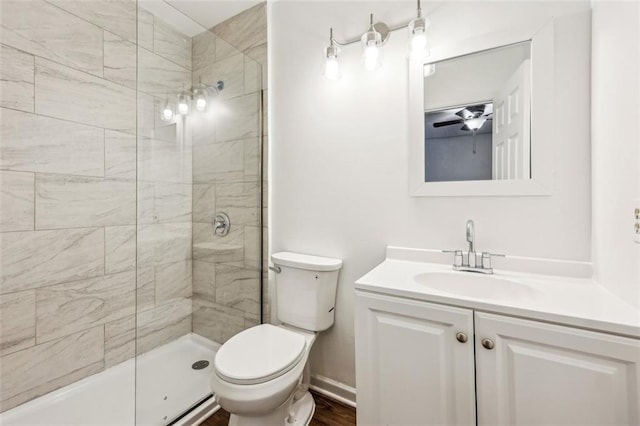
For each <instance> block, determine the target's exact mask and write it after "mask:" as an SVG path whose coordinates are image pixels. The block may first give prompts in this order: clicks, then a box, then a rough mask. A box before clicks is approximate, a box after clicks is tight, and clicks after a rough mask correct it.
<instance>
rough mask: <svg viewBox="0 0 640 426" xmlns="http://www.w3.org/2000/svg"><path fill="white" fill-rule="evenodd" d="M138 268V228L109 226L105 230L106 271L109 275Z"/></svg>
mask: <svg viewBox="0 0 640 426" xmlns="http://www.w3.org/2000/svg"><path fill="white" fill-rule="evenodd" d="M135 267H136V227H135V226H107V227H105V228H104V269H105V273H107V274H114V273H116V272H124V271H128V270H132V269H135Z"/></svg>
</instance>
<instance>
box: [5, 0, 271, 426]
mask: <svg viewBox="0 0 640 426" xmlns="http://www.w3.org/2000/svg"><path fill="white" fill-rule="evenodd" d="M180 3H181V2H175V1H171V0H168V1H163V0H139V1H133V0H86V1H82V0H3V1H2V2H1V3H0V7H1V14H0V20H1V24H2V28H1V33H0V43H1V63H2V67H1V76H0V77H1V80H2V81H1V83H2V86H1V95H0V99H1V105H0V106H1V111H0V112H1V115H0V120H1V121H0V129H1V134H0V138H1V140H0V179H1V180H0V183H1V194H2V198H1V204H0V207H1V209H0V232H1V233H0V321H1V326H0V411H1V412H2V413H1V414H0V422H1V423H2V424H3V425H7V426H8V425H35V424H42V425H44V424H46V425H52V424H60V425H62V424H64V425H94V424H95V425H100V424H102V425H107V424H108V425H133V424H139V425H163V424H191V423H193V422H194V421H196V420H197V419H198V418H200V417H202V416H205V415H206V414H207V413H210V412H211V410H212V409H214V408H215V402H214V398H211V391H210V386H209V374H210V372H211V363H212V361H213V356H214V354H215V351H216V349H217V348H218V347H219V345H220V344H221V343H223V342H225V341H226V340H228V339H229V338H230V337H231V336H233V335H235V334H236V333H238V332H240V331H242V330H244V329H246V328H248V327H251V326H253V325H256V324H259V323H260V322H261V321H262V318H263V314H264V312H263V311H264V308H263V306H266V303H264V301H263V291H262V289H263V272H262V271H263V267H262V264H263V257H264V256H263V235H264V234H265V229H266V228H265V227H266V224H265V223H264V221H263V216H264V213H263V211H264V210H265V208H266V202H265V199H266V197H265V196H264V195H263V193H262V191H263V184H264V182H263V180H264V179H263V175H264V173H263V172H264V171H263V166H262V165H263V158H264V154H265V151H264V150H265V148H264V143H263V136H264V134H265V129H264V126H263V121H264V120H263V115H264V112H263V103H264V102H263V98H264V93H265V90H264V89H265V88H264V87H263V86H264V83H265V82H266V80H265V78H264V76H263V73H264V71H265V70H266V53H265V52H266V12H265V6H264V4H256V5H254V6H252V7H251V8H248V9H246V10H243V11H242V10H237V11H235V12H234V13H235V14H234V15H233V16H230V17H229V16H225V17H224V18H225V19H220V20H219V22H216V24H215V25H213V26H209V25H206V22H211V19H212V16H214V15H215V9H216V7H217V6H219V5H220V3H218V2H216V1H211V2H210V9H211V10H210V12H208V13H210V15H211V16H207V20H199V19H198V18H199V17H198V16H193V14H192V16H187V14H183V13H181V11H180V10H178V9H179V8H177V7H178V6H179V4H180ZM224 9H225V10H224V11H223V12H224V13H227V14H228V13H229V11H228V10H227V9H228V8H224ZM222 14H223V13H221V15H222ZM199 22H205V26H203V25H202V24H201V23H199ZM219 217H226V222H225V223H224V224H223V225H224V226H225V232H219V229H218V230H217V229H216V226H219V223H218V221H217V219H216V218H219ZM265 286H266V285H265Z"/></svg>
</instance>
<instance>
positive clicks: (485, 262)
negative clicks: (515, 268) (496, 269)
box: [482, 251, 506, 269]
mask: <svg viewBox="0 0 640 426" xmlns="http://www.w3.org/2000/svg"><path fill="white" fill-rule="evenodd" d="M492 256H493V257H506V255H504V254H499V253H489V252H488V251H483V252H482V268H483V269H491V267H492V266H491V257H492Z"/></svg>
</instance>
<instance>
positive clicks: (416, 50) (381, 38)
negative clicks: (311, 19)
mask: <svg viewBox="0 0 640 426" xmlns="http://www.w3.org/2000/svg"><path fill="white" fill-rule="evenodd" d="M428 27H429V21H428V20H427V19H426V18H424V17H423V16H422V8H421V7H420V0H417V10H416V17H415V18H414V19H412V20H411V21H409V22H407V23H406V24H403V25H400V26H397V27H393V28H389V27H388V26H387V25H386V24H385V23H383V22H376V23H375V24H374V22H373V14H371V15H370V18H369V29H368V30H367V32H365V33H364V34H363V35H362V36H361V37H359V38H357V39H353V40H347V41H345V42H339V41H337V40H336V39H335V38H334V37H333V28H332V29H330V32H329V34H330V35H329V46H328V47H327V48H326V49H325V58H324V71H323V74H324V76H325V77H326V78H327V79H329V80H337V79H338V78H340V64H339V63H338V46H347V45H350V44H354V43H358V42H359V43H360V44H361V45H362V59H363V63H364V67H365V69H367V70H369V71H373V70H376V69H378V68H380V67H381V66H382V46H383V45H384V44H385V43H386V42H387V40H388V39H389V36H390V33H391V32H392V31H397V30H400V29H403V28H408V30H409V37H410V43H409V51H410V54H409V57H410V59H411V60H412V61H416V62H419V61H421V62H424V61H425V60H426V59H427V58H428V56H429V41H428V38H427V28H428ZM428 69H429V71H428V72H429V74H428V75H431V74H433V71H434V70H435V68H434V67H433V66H431V67H430V68H428ZM426 72H427V67H425V73H426ZM425 75H426V74H425Z"/></svg>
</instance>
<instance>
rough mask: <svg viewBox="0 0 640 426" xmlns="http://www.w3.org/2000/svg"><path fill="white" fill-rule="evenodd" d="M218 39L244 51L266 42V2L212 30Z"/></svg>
mask: <svg viewBox="0 0 640 426" xmlns="http://www.w3.org/2000/svg"><path fill="white" fill-rule="evenodd" d="M212 31H213V32H214V33H215V34H216V35H217V36H219V37H221V38H223V39H224V40H226V41H227V42H228V43H230V44H231V45H233V46H235V47H236V48H238V49H240V50H242V51H245V50H247V49H249V48H251V47H254V46H257V45H259V44H262V43H265V42H266V41H267V11H266V2H263V3H260V4H258V5H256V6H254V7H252V8H250V9H247V10H245V11H243V12H241V13H239V14H237V15H236V16H234V17H232V18H229V19H227V20H226V21H223V22H221V23H219V24H218V25H216V26H215V27H213V28H212Z"/></svg>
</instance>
